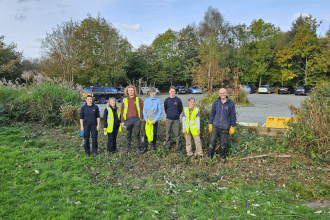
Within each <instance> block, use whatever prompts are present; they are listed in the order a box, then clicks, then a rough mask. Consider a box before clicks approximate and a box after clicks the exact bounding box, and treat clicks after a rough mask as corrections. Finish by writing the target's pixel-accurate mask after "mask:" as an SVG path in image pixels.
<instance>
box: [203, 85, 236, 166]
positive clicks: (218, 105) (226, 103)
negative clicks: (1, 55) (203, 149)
mask: <svg viewBox="0 0 330 220" xmlns="http://www.w3.org/2000/svg"><path fill="white" fill-rule="evenodd" d="M235 124H236V111H235V103H234V102H233V101H232V100H230V99H229V98H228V96H227V91H226V89H224V88H221V89H220V90H219V99H217V100H215V101H214V102H213V104H212V109H211V113H210V121H209V132H210V133H211V140H210V146H209V150H208V157H207V160H210V159H212V157H213V154H214V149H215V146H216V142H217V139H218V137H220V160H221V163H225V162H226V149H227V145H228V138H229V135H230V134H233V133H234V132H235Z"/></svg>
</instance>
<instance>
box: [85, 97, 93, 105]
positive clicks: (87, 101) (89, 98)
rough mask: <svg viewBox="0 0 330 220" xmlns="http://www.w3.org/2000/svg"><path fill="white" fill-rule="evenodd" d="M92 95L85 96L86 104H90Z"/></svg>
mask: <svg viewBox="0 0 330 220" xmlns="http://www.w3.org/2000/svg"><path fill="white" fill-rule="evenodd" d="M92 101H93V100H92V97H87V98H86V103H87V105H91V104H92Z"/></svg>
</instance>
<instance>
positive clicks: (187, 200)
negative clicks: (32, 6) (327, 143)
mask: <svg viewBox="0 0 330 220" xmlns="http://www.w3.org/2000/svg"><path fill="white" fill-rule="evenodd" d="M164 127H165V126H159V128H160V131H159V134H160V135H159V136H160V137H159V141H158V145H157V147H158V149H159V150H158V151H157V152H156V153H152V152H150V151H149V152H147V153H146V154H144V155H141V156H139V155H137V154H136V153H135V149H131V151H130V152H129V153H128V154H125V153H124V150H123V149H124V144H125V141H124V135H125V133H121V134H119V141H118V142H119V152H118V153H117V154H114V155H111V156H108V155H107V154H106V152H105V150H106V139H105V136H103V134H102V133H101V132H100V133H99V156H98V157H97V158H93V157H86V156H85V155H84V149H83V139H81V138H79V137H78V134H79V131H78V127H59V128H46V127H40V126H38V125H36V124H13V125H12V126H7V127H0V134H1V136H0V170H1V171H0V172H1V173H0V176H1V178H0V183H1V192H0V204H1V205H0V219H118V218H120V219H229V218H233V219H329V218H330V210H329V209H316V210H310V209H308V208H306V207H305V206H304V205H303V204H304V203H305V202H307V201H311V200H312V201H313V200H323V199H328V198H329V195H330V184H329V183H330V182H329V180H330V178H329V175H328V172H329V168H330V166H329V164H328V163H326V162H323V163H322V162H320V161H318V162H315V161H313V160H311V159H310V158H309V157H307V156H304V155H300V154H295V152H291V151H290V150H289V149H283V148H281V149H277V147H276V140H273V139H272V140H271V138H270V137H263V136H261V135H257V134H250V135H247V136H246V137H252V139H253V140H252V139H251V138H250V139H249V138H246V139H245V140H244V141H243V142H240V143H239V144H238V143H237V144H236V145H233V146H236V147H237V148H238V147H241V148H240V152H243V151H244V152H246V153H248V155H257V154H260V153H263V154H264V153H271V154H273V155H278V154H290V155H291V156H292V157H291V158H277V157H268V158H263V159H252V160H244V159H243V160H242V157H243V156H244V155H246V153H245V154H244V155H242V156H234V155H235V154H234V152H233V150H236V149H232V150H231V151H232V152H231V153H229V158H228V160H227V163H226V164H220V162H219V159H218V158H215V159H213V160H212V161H210V162H208V163H207V162H205V158H203V159H199V158H195V157H193V158H189V159H187V158H185V157H184V155H180V154H177V153H176V152H174V151H170V152H165V151H164V150H163V148H164V134H165V132H164ZM244 132H245V131H243V130H240V129H239V128H238V129H237V132H236V133H237V134H236V135H237V136H236V139H237V137H239V136H242V135H243V134H244ZM236 139H235V140H236ZM233 140H234V138H233ZM253 141H254V142H253ZM252 142H253V143H264V145H262V146H266V144H267V143H271V144H272V146H268V148H263V147H262V146H261V145H258V146H256V147H255V148H254V147H253V146H252V145H253V143H252ZM203 148H204V152H206V149H205V146H203ZM237 150H238V149H237ZM320 211H321V212H320Z"/></svg>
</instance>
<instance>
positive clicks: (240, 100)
mask: <svg viewBox="0 0 330 220" xmlns="http://www.w3.org/2000/svg"><path fill="white" fill-rule="evenodd" d="M227 96H228V97H229V99H231V100H233V102H234V103H235V104H236V105H240V104H243V105H246V106H251V105H252V104H251V103H250V101H249V99H248V97H247V93H246V92H245V91H243V90H241V89H240V90H239V92H238V94H236V93H235V92H228V93H227ZM218 98H219V90H216V91H215V92H213V93H211V94H207V95H205V96H204V98H203V99H202V100H201V103H202V104H212V103H213V102H214V101H215V100H217V99H218Z"/></svg>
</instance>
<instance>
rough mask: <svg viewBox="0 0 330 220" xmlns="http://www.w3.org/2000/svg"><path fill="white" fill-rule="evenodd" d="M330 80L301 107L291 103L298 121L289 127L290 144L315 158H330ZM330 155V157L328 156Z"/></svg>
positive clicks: (287, 136) (290, 107) (287, 133)
mask: <svg viewBox="0 0 330 220" xmlns="http://www.w3.org/2000/svg"><path fill="white" fill-rule="evenodd" d="M329 94H330V82H325V83H322V84H320V85H318V86H317V87H316V88H315V89H314V90H313V91H312V93H311V95H310V97H309V98H308V99H305V100H304V101H303V102H302V103H301V107H300V108H296V107H294V106H292V105H289V109H290V110H291V112H292V114H294V115H296V118H297V123H292V124H291V127H290V128H289V129H287V132H286V138H287V141H288V143H289V146H292V147H293V149H295V150H297V151H299V152H305V153H307V154H309V155H310V156H311V157H312V158H314V159H329V156H328V152H329V146H330V129H329V126H330V97H329ZM326 157H328V158H326Z"/></svg>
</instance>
